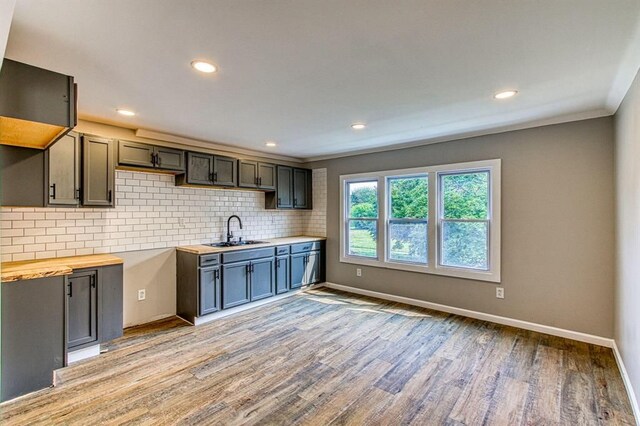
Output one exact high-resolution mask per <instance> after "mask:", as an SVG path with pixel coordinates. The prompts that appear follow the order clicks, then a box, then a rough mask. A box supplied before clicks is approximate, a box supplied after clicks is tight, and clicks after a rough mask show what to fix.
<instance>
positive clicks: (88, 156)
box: [54, 136, 115, 207]
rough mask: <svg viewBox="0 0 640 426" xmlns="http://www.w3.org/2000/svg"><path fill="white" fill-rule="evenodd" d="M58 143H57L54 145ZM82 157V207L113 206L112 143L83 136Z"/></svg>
mask: <svg viewBox="0 0 640 426" xmlns="http://www.w3.org/2000/svg"><path fill="white" fill-rule="evenodd" d="M60 142H61V141H58V142H57V143H56V145H57V144H58V143H60ZM54 146H55V145H54ZM82 157H83V158H82V205H83V206H88V207H113V206H115V195H114V191H115V173H114V168H115V165H114V162H113V157H114V155H113V141H112V140H110V139H103V138H96V137H92V136H83V138H82Z"/></svg>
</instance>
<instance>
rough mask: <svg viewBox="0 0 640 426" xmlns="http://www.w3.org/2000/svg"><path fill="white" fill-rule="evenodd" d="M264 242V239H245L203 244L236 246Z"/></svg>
mask: <svg viewBox="0 0 640 426" xmlns="http://www.w3.org/2000/svg"><path fill="white" fill-rule="evenodd" d="M263 243H266V241H257V240H246V241H231V242H229V243H227V242H225V241H223V242H220V243H211V244H205V246H211V247H238V246H250V245H253V244H263Z"/></svg>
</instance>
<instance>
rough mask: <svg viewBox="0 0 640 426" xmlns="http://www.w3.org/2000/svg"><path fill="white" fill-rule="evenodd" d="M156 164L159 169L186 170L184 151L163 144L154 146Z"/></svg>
mask: <svg viewBox="0 0 640 426" xmlns="http://www.w3.org/2000/svg"><path fill="white" fill-rule="evenodd" d="M154 153H155V155H156V161H155V163H156V164H155V166H156V167H157V168H159V169H165V170H177V171H184V169H185V167H184V151H181V150H179V149H173V148H166V147H163V146H156V147H155V148H154Z"/></svg>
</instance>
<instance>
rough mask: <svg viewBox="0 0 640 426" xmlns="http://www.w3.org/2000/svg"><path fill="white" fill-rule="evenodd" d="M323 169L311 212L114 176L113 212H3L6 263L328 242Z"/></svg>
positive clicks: (165, 178) (144, 177)
mask: <svg viewBox="0 0 640 426" xmlns="http://www.w3.org/2000/svg"><path fill="white" fill-rule="evenodd" d="M326 176H327V173H326V169H317V170H314V171H313V210H312V211H294V210H280V211H274V210H265V208H264V194H263V193H261V192H252V191H239V190H209V189H196V188H183V187H177V186H175V183H174V177H173V176H171V175H162V174H153V173H144V172H130V171H121V170H117V171H116V200H117V201H116V202H117V206H116V207H115V208H114V209H90V208H86V209H85V208H82V209H80V208H55V209H54V208H12V207H3V208H1V209H0V228H1V230H0V234H1V237H2V248H1V250H0V251H1V258H2V261H3V262H7V261H17V260H30V259H34V258H39V259H41V258H48V257H61V256H74V255H83V254H98V253H112V252H120V251H129V250H145V249H152V248H164V247H173V246H177V245H187V244H199V243H204V242H211V241H218V240H221V239H223V238H224V234H225V232H226V219H227V217H229V216H230V215H232V214H237V215H239V216H240V217H241V218H242V221H243V225H244V229H242V230H240V229H239V228H238V225H237V222H235V221H234V222H232V231H233V233H234V235H235V236H241V237H243V238H245V239H265V238H274V237H287V236H295V235H302V234H306V235H315V236H325V235H326V193H327V191H326Z"/></svg>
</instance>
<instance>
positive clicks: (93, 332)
mask: <svg viewBox="0 0 640 426" xmlns="http://www.w3.org/2000/svg"><path fill="white" fill-rule="evenodd" d="M96 285H97V272H96V271H88V272H78V273H75V274H73V275H71V276H70V277H69V280H68V283H67V348H68V349H71V348H75V347H77V346H80V345H85V344H87V343H92V342H97V341H98V311H97V291H96Z"/></svg>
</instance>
